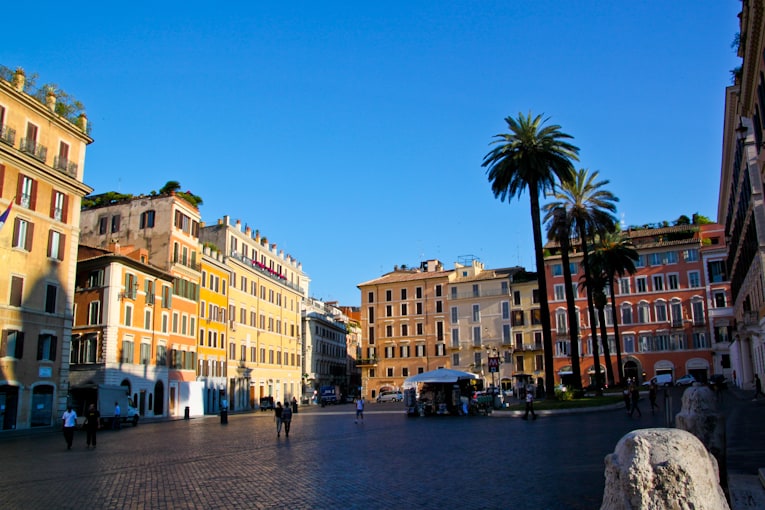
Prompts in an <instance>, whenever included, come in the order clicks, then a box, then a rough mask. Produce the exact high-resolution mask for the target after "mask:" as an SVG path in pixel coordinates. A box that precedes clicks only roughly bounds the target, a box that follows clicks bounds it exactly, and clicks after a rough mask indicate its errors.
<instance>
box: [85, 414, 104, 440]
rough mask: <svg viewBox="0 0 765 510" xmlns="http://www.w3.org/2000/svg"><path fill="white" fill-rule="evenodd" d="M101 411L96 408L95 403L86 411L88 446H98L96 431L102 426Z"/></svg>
mask: <svg viewBox="0 0 765 510" xmlns="http://www.w3.org/2000/svg"><path fill="white" fill-rule="evenodd" d="M100 421H101V413H99V412H98V409H96V405H95V404H90V406H89V407H88V410H87V411H86V412H85V432H86V434H87V442H88V446H87V448H90V445H91V444H92V445H93V448H95V447H96V431H97V430H98V428H99V427H100Z"/></svg>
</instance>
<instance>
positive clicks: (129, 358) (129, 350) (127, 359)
mask: <svg viewBox="0 0 765 510" xmlns="http://www.w3.org/2000/svg"><path fill="white" fill-rule="evenodd" d="M120 362H121V363H132V362H133V342H132V340H123V341H122V353H121V356H120Z"/></svg>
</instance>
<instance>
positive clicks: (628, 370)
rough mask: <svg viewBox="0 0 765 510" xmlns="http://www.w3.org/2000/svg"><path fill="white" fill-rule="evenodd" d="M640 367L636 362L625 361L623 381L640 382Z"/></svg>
mask: <svg viewBox="0 0 765 510" xmlns="http://www.w3.org/2000/svg"><path fill="white" fill-rule="evenodd" d="M639 376H640V367H639V366H638V364H637V362H636V361H635V360H627V361H626V362H625V363H624V379H625V380H630V379H631V380H633V381H638V382H641V383H642V382H643V381H640V378H639Z"/></svg>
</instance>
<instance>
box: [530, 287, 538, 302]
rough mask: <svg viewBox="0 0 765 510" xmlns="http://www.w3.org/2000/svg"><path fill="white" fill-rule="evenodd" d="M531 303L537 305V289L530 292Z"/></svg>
mask: <svg viewBox="0 0 765 510" xmlns="http://www.w3.org/2000/svg"><path fill="white" fill-rule="evenodd" d="M531 302H532V303H534V304H537V303H539V289H533V290H532V291H531Z"/></svg>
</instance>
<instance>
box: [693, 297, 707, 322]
mask: <svg viewBox="0 0 765 510" xmlns="http://www.w3.org/2000/svg"><path fill="white" fill-rule="evenodd" d="M691 309H692V311H693V325H694V326H702V325H704V303H703V302H702V301H701V300H700V299H697V300H695V301H693V302H692V303H691Z"/></svg>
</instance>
